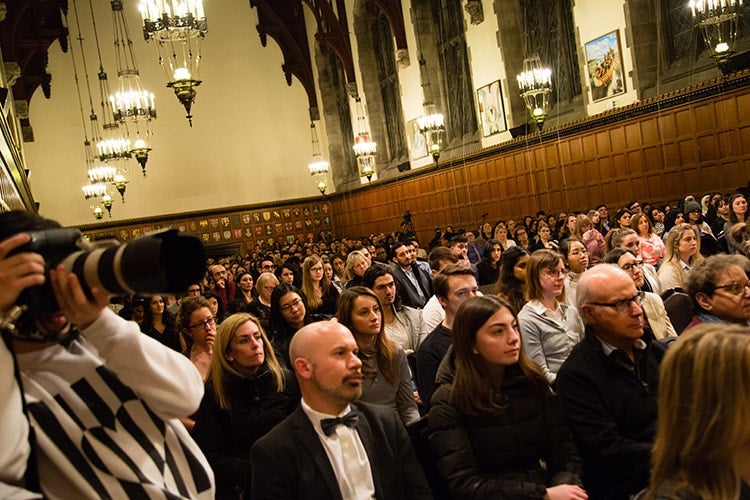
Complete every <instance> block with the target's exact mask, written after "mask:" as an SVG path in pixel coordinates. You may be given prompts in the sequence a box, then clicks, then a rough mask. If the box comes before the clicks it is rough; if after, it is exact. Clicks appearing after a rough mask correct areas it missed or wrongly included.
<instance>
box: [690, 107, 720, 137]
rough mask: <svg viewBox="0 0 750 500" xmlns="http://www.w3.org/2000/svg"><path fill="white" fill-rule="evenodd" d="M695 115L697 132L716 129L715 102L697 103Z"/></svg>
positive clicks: (694, 109)
mask: <svg viewBox="0 0 750 500" xmlns="http://www.w3.org/2000/svg"><path fill="white" fill-rule="evenodd" d="M693 116H694V117H695V130H696V131H697V132H702V131H706V132H712V131H714V130H716V114H715V108H714V103H713V102H703V103H699V104H698V103H697V104H695V106H694V108H693Z"/></svg>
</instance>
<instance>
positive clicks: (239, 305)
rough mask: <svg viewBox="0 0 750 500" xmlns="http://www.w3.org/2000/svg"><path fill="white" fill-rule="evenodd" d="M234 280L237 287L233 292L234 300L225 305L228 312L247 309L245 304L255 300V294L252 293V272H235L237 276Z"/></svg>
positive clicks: (253, 284) (253, 283) (232, 312)
mask: <svg viewBox="0 0 750 500" xmlns="http://www.w3.org/2000/svg"><path fill="white" fill-rule="evenodd" d="M234 282H235V283H236V284H237V288H236V292H235V294H234V300H233V301H232V302H230V303H229V305H228V306H227V313H228V314H234V313H237V312H244V311H245V310H246V309H247V306H248V305H249V304H250V303H251V302H252V301H253V300H255V296H254V295H253V288H254V286H255V282H254V280H253V275H252V274H250V273H249V272H248V271H244V272H243V273H242V274H237V278H235V280H234Z"/></svg>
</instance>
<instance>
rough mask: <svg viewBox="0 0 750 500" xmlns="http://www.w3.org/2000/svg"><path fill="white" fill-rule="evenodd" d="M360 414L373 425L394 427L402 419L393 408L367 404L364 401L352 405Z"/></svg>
mask: <svg viewBox="0 0 750 500" xmlns="http://www.w3.org/2000/svg"><path fill="white" fill-rule="evenodd" d="M352 406H354V407H355V408H356V409H357V411H358V412H359V413H361V414H362V415H364V417H365V418H366V419H367V421H368V422H369V423H370V424H371V425H373V424H378V425H380V426H393V425H395V424H396V423H397V422H400V417H399V416H398V414H397V413H396V412H395V411H394V410H393V408H391V407H388V406H385V405H377V404H373V403H365V402H364V401H355V402H354V403H352Z"/></svg>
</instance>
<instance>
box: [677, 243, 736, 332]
mask: <svg viewBox="0 0 750 500" xmlns="http://www.w3.org/2000/svg"><path fill="white" fill-rule="evenodd" d="M748 271H750V260H749V259H748V258H747V257H745V256H743V255H724V254H719V255H712V256H711V257H708V258H707V259H703V260H702V261H701V262H699V263H698V265H696V266H695V268H693V270H692V271H691V272H690V274H689V275H688V281H687V290H686V292H687V294H688V295H690V298H691V299H693V305H694V306H695V310H696V311H697V313H696V314H695V316H693V320H692V321H691V322H690V324H688V326H687V327H686V328H685V330H687V329H688V328H690V327H693V326H695V325H697V324H700V323H734V324H737V325H742V326H747V325H748V322H749V321H750V280H748V275H747V273H748Z"/></svg>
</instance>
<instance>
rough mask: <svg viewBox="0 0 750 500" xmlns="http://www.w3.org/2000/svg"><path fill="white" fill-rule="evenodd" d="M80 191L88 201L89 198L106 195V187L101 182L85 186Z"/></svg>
mask: <svg viewBox="0 0 750 500" xmlns="http://www.w3.org/2000/svg"><path fill="white" fill-rule="evenodd" d="M81 189H82V190H83V196H84V197H85V198H86V199H87V200H90V199H91V198H101V197H102V196H104V195H105V194H107V185H106V184H103V183H101V182H96V183H92V184H86V185H85V186H83V187H82V188H81Z"/></svg>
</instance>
